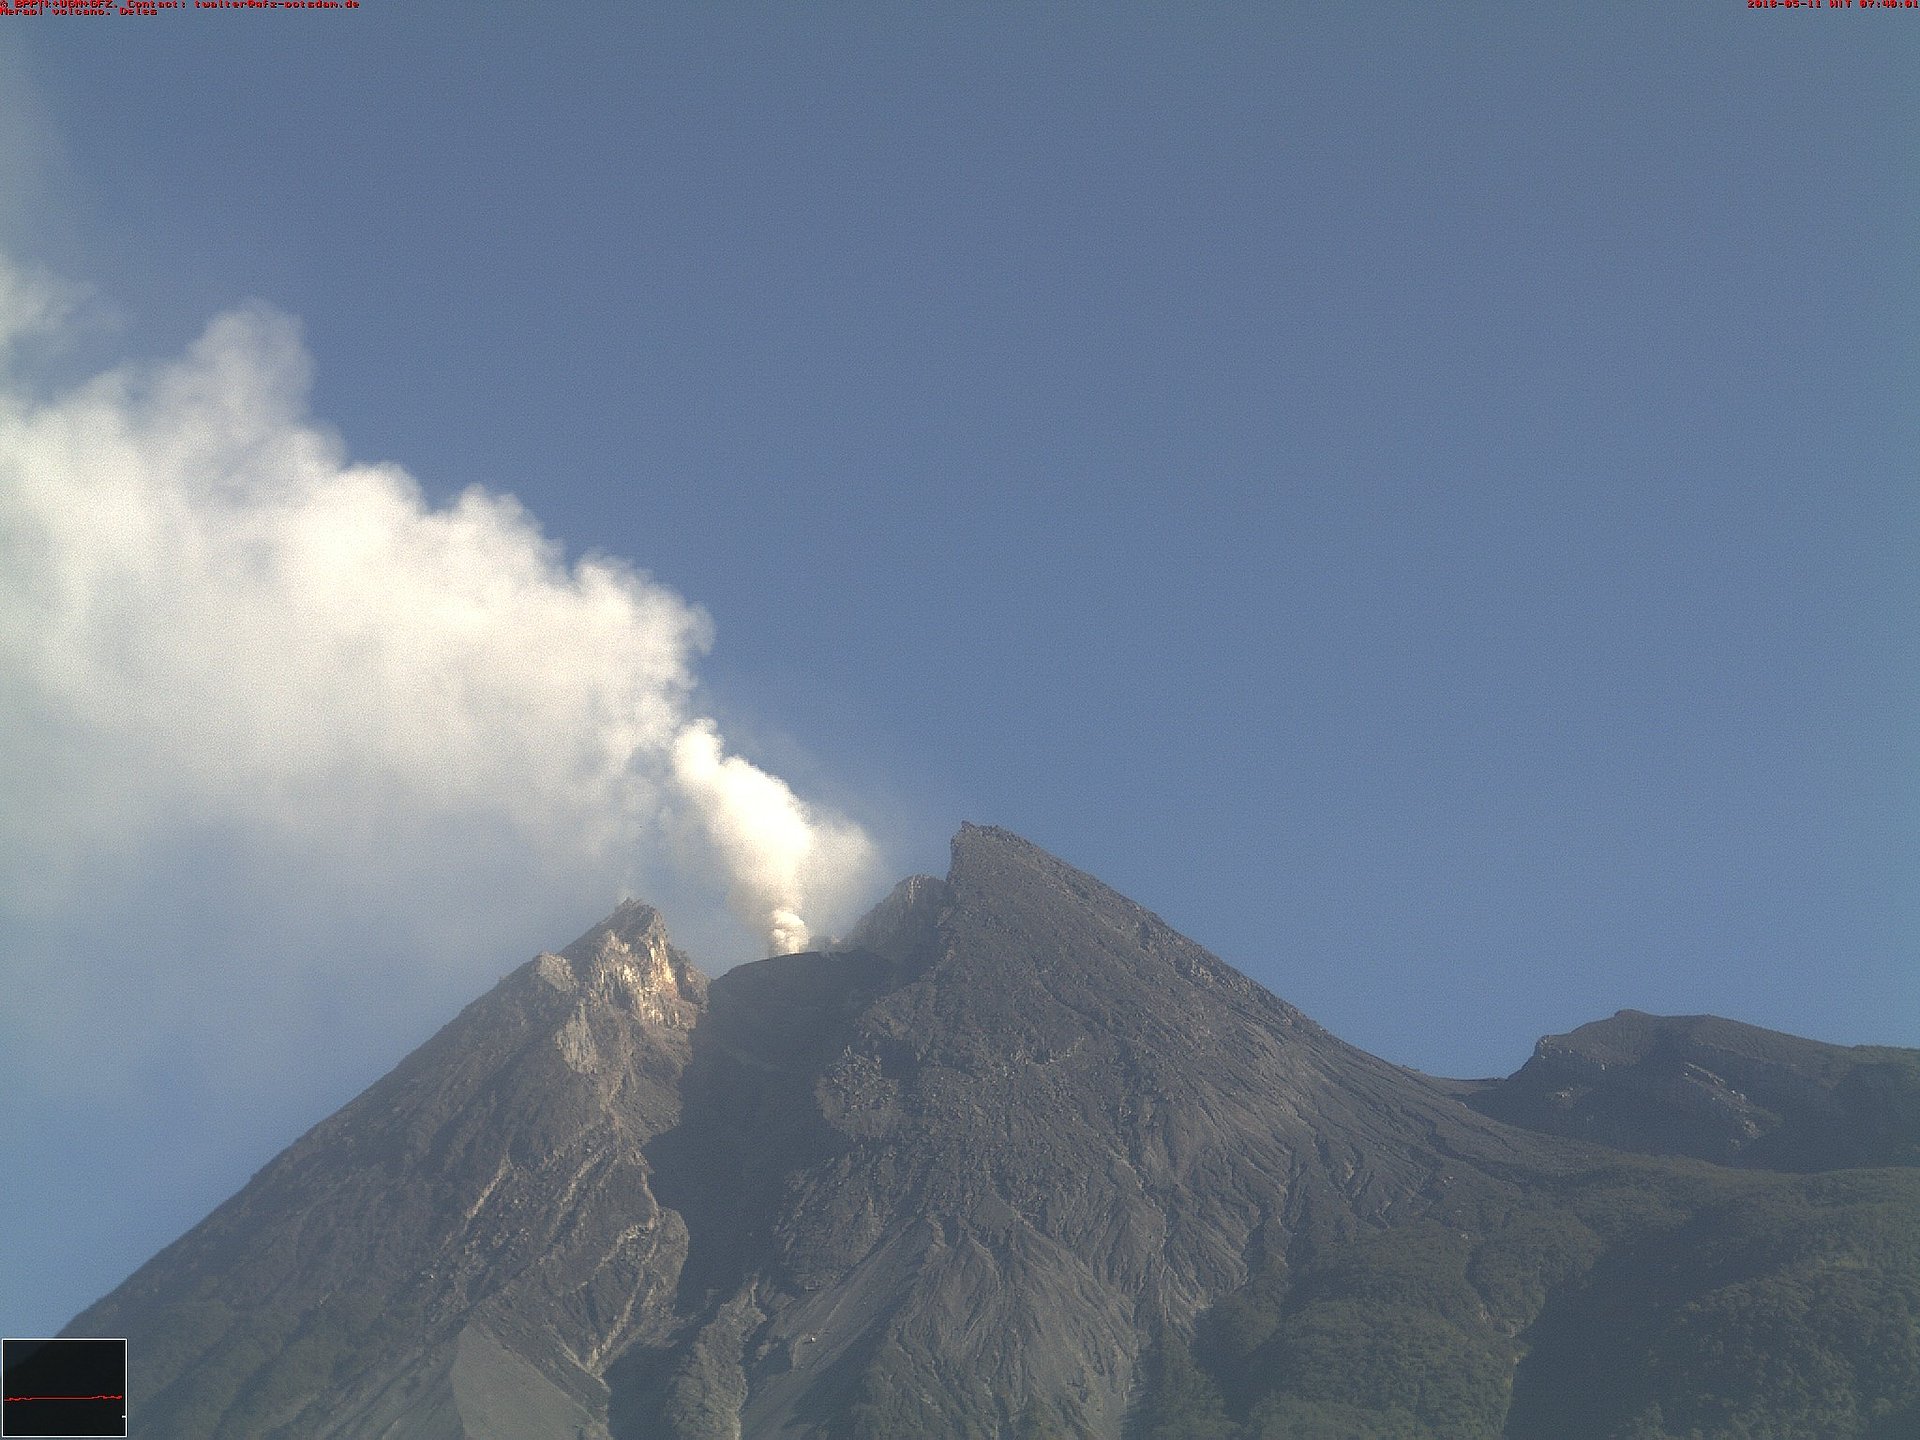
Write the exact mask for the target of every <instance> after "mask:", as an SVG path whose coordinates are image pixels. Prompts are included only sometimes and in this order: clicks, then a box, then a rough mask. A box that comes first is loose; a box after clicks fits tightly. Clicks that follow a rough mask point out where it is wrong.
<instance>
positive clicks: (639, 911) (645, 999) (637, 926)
mask: <svg viewBox="0 0 1920 1440" xmlns="http://www.w3.org/2000/svg"><path fill="white" fill-rule="evenodd" d="M534 972H535V973H536V974H537V975H538V976H539V977H540V978H541V979H542V980H544V981H546V983H547V984H549V985H551V986H552V987H553V988H554V989H556V990H560V991H564V992H568V993H571V992H573V991H576V990H581V991H584V992H585V995H584V996H583V998H599V999H602V1000H608V1001H611V1002H613V1003H616V1004H618V1005H620V1006H621V1007H622V1008H624V1009H626V1010H628V1011H630V1012H632V1013H633V1014H634V1015H636V1016H639V1017H640V1018H641V1019H646V1020H654V1021H657V1022H659V1023H662V1024H666V1025H671V1026H676V1027H678V1026H685V1025H688V1024H690V1023H692V1020H693V1017H694V1012H696V1011H697V1010H698V1009H699V1008H700V1007H701V1006H703V1005H704V1004H705V1003H706V998H707V979H706V977H705V976H704V975H702V974H701V973H700V972H699V971H698V970H696V969H695V968H694V965H693V962H692V961H691V960H689V959H688V958H687V957H686V955H685V954H683V953H682V952H681V951H680V950H679V949H677V948H675V946H674V944H673V942H672V941H671V940H670V939H669V938H668V936H667V925H666V922H665V921H664V920H662V919H661V918H660V912H659V911H658V910H655V909H654V908H653V907H652V906H651V905H647V904H644V903H642V902H641V901H639V900H622V901H621V902H620V904H619V906H618V907H617V908H616V909H615V910H614V912H613V913H612V914H611V915H609V916H608V917H607V918H606V919H604V920H602V921H601V922H600V923H599V924H598V925H595V926H594V927H593V928H592V929H591V930H589V931H587V933H586V934H584V935H582V936H581V937H580V938H579V939H578V940H576V941H574V942H573V943H572V944H571V945H569V946H567V948H566V949H565V950H562V951H561V952H560V953H559V954H557V955H555V954H552V953H550V952H549V953H545V954H542V955H540V956H539V957H538V958H537V959H536V960H535V961H534Z"/></svg>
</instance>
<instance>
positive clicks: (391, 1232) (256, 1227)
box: [69, 904, 704, 1440]
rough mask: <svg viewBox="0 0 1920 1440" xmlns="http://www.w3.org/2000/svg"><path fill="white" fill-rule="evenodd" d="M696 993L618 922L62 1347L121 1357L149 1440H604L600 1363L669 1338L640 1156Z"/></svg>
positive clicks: (491, 1005) (633, 913) (313, 1139)
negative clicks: (205, 1438)
mask: <svg viewBox="0 0 1920 1440" xmlns="http://www.w3.org/2000/svg"><path fill="white" fill-rule="evenodd" d="M703 993H704V984H703V982H702V981H701V980H700V979H699V977H698V976H696V975H695V974H694V972H693V970H692V968H691V967H690V966H689V965H688V963H687V961H686V958H685V957H684V956H682V955H680V954H679V953H678V952H677V951H675V950H673V949H672V947H671V946H670V945H669V944H668V943H667V938H666V932H665V929H664V928H663V927H662V925H661V923H660V917H659V916H658V915H657V914H655V913H654V912H653V911H652V910H651V909H649V908H648V907H646V906H644V905H637V904H627V905H623V906H622V907H621V908H620V909H619V910H618V911H616V912H615V914H614V915H613V916H611V917H610V918H609V919H608V920H607V921H606V922H605V923H603V924H601V925H599V926H597V927H595V928H594V929H593V930H592V931H589V932H588V933H587V934H586V935H584V936H582V937H581V939H580V940H579V941H577V942H576V943H575V944H573V945H572V946H569V947H568V948H567V950H566V951H564V952H563V953H562V954H560V955H542V956H540V957H539V958H538V959H536V960H533V961H531V962H529V963H528V964H526V965H524V966H522V967H521V968H520V969H519V970H516V971H515V972H514V973H513V974H511V975H509V976H508V977H507V978H506V979H505V980H503V981H501V983H500V984H499V985H498V986H497V987H496V988H495V989H494V990H493V991H492V992H490V993H489V994H488V995H486V996H485V997H484V998H482V999H480V1000H478V1001H476V1002H475V1003H474V1004H472V1005H470V1006H468V1007H467V1009H466V1010H465V1011H463V1012H462V1013H461V1014H460V1016H459V1017H458V1018H457V1019H455V1020H454V1021H453V1022H452V1023H451V1024H450V1025H448V1026H447V1027H446V1028H445V1029H443V1030H442V1031H441V1032H440V1033H439V1034H438V1035H436V1036H434V1038H433V1039H431V1040H429V1041H428V1042H427V1043H426V1044H425V1045H423V1046H421V1048H420V1049H419V1050H417V1051H415V1052H414V1053H413V1054H412V1055H410V1056H409V1057H408V1058H407V1059H406V1060H405V1061H403V1062H402V1063H401V1064H400V1066H399V1067H398V1068H397V1069H395V1070H394V1071H393V1072H392V1073H391V1074H390V1075H388V1076H387V1077H386V1078H385V1079H383V1080H381V1081H380V1082H379V1083H378V1084H376V1085H375V1086H373V1088H372V1089H370V1090H368V1091H367V1092H366V1093H365V1094H364V1095H362V1096H360V1097H359V1098H358V1099H357V1100H355V1101H353V1102H352V1103H351V1104H349V1105H348V1106H346V1108H344V1109H343V1110H341V1111H339V1112H338V1113H337V1114H335V1115H333V1116H332V1117H331V1118H329V1119H327V1120H325V1121H323V1122H322V1123H321V1124H319V1125H317V1126H315V1127H314V1129H313V1130H311V1131H310V1132H308V1134H307V1135H306V1136H304V1137H303V1138H302V1139H300V1140H299V1141H298V1142H296V1143H295V1144H294V1145H293V1146H291V1147H290V1148H289V1149H287V1150H286V1151H285V1152H284V1153H282V1154H281V1155H280V1156H279V1157H278V1158H276V1159H275V1160H274V1161H272V1162H271V1163H270V1164H269V1165H267V1166H266V1168H265V1169H263V1170H262V1171H261V1172H260V1173H259V1174H258V1175H256V1176H255V1177H254V1178H253V1180H252V1181H251V1182H250V1183H249V1184H248V1185H247V1186H246V1188H245V1189H243V1190H242V1191H241V1192H240V1193H239V1194H238V1195H236V1196H235V1197H234V1198H233V1199H231V1200H229V1201H228V1202H227V1203H226V1204H224V1205H222V1206H221V1207H220V1208H219V1209H218V1210H216V1211H214V1213H213V1214H212V1215H210V1216H209V1217H208V1218H207V1219H206V1220H205V1221H203V1222H202V1223H201V1224H200V1225H198V1226H196V1227H195V1228H194V1229H193V1230H192V1231H190V1232H189V1233H188V1234H187V1235H186V1236H184V1237H183V1238H182V1239H180V1240H178V1241H176V1242H175V1243H174V1244H173V1245H171V1246H169V1247H168V1248H167V1249H165V1250H163V1251H162V1252H161V1253H160V1254H159V1255H157V1256H156V1257H155V1258H154V1259H153V1260H151V1261H150V1262H148V1264H146V1265H145V1266H143V1267H142V1268H141V1269H140V1270H139V1271H137V1272H136V1273H135V1274H134V1275H133V1277H132V1278H131V1279H129V1280H128V1281H127V1282H126V1284H124V1285H122V1286H121V1287H120V1288H119V1289H118V1290H116V1291H114V1292H113V1294H111V1295H109V1296H108V1297H107V1298H106V1299H104V1300H102V1301H101V1302H100V1303H99V1304H97V1305H95V1306H93V1307H92V1308H91V1309H89V1310H87V1311H86V1312H85V1313H83V1314H82V1315H80V1316H79V1317H78V1318H77V1319H76V1320H75V1321H74V1323H73V1325H72V1326H71V1327H69V1328H70V1330H72V1331H73V1332H74V1333H84V1334H98V1335H106V1334H112V1335H125V1336H127V1337H128V1338H129V1341H130V1346H129V1355H130V1365H131V1367H132V1373H131V1375H130V1377H129V1384H130V1385H131V1386H132V1390H131V1391H130V1393H131V1394H133V1395H134V1396H136V1397H137V1399H136V1401H135V1405H136V1408H137V1413H138V1415H139V1418H140V1426H141V1431H142V1433H144V1434H153V1435H181V1436H189V1435H192V1436H200V1435H215V1434H232V1435H264V1434H286V1435H316V1436H320V1435H324V1436H336V1435H337V1436H342V1437H345V1436H355V1437H359V1436H368V1435H384V1434H391V1435H414V1434H420V1435H443V1434H444V1435H469V1436H475V1437H478V1436H482V1435H496V1434H497V1435H505V1434H514V1435H522V1436H533V1435H544V1434H552V1435H555V1436H566V1437H569V1440H572V1437H574V1436H576V1435H577V1434H581V1433H584V1434H587V1435H602V1436H604V1435H605V1433H606V1430H605V1424H604V1418H603V1417H604V1415H605V1412H606V1404H607V1392H606V1386H605V1384H604V1382H603V1381H602V1379H601V1374H602V1372H603V1370H604V1368H605V1366H606V1364H607V1362H608V1360H609V1359H610V1358H611V1357H612V1355H613V1354H615V1353H616V1352H617V1351H619V1350H620V1349H622V1348H624V1347H625V1346H627V1345H629V1344H631V1343H633V1342H634V1341H635V1340H636V1339H638V1338H642V1337H647V1336H650V1335H652V1334H654V1333H655V1332H661V1333H664V1331H665V1330H666V1329H668V1328H670V1327H671V1326H672V1325H673V1324H675V1323H677V1322H676V1320H675V1318H674V1317H673V1315H672V1304H671V1301H672V1293H673V1287H674V1283H675V1280H676V1278H677V1276H678V1273H679V1269H680V1265H681V1263H682V1261H683V1259H684V1258H685V1255H686V1251H687V1234H686V1228H685V1226H684V1224H683V1223H682V1222H681V1220H680V1217H679V1216H677V1215H675V1214H674V1213H672V1212H671V1211H668V1210H663V1209H662V1208H661V1207H660V1205H659V1204H658V1203H657V1202H656V1201H655V1199H654V1197H653V1192H652V1189H651V1188H650V1181H651V1173H650V1168H649V1165H648V1163H647V1160H646V1157H645V1154H644V1153H643V1147H644V1146H645V1144H646V1143H647V1141H649V1140H650V1139H652V1138H653V1137H654V1136H655V1135H657V1134H659V1133H661V1132H662V1131H664V1130H666V1129H668V1128H669V1127H671V1126H672V1125H673V1124H674V1123H675V1121H676V1120H677V1118H678V1116H679V1112H680V1100H679V1093H678V1083H679V1078H680V1073H681V1071H682V1070H683V1069H684V1068H685V1065H686V1062H687V1056H688V1037H689V1034H690V1031H691V1029H692V1027H693V1023H694V1020H695V1018H696V1017H697V1015H698V1014H699V1007H700V1005H701V1003H702V997H703ZM508 1397H511V1398H510V1399H509V1398H508ZM506 1417H511V1418H510V1419H509V1418H506ZM503 1426H504V1427H506V1428H502V1427H503Z"/></svg>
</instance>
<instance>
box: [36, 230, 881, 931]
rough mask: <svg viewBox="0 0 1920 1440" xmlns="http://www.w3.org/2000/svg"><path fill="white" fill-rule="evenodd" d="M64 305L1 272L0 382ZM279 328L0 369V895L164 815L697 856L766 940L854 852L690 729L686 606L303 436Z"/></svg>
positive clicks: (823, 889)
mask: <svg viewBox="0 0 1920 1440" xmlns="http://www.w3.org/2000/svg"><path fill="white" fill-rule="evenodd" d="M70 299H71V296H70V294H69V293H68V292H66V291H63V290H62V289H60V288H59V287H56V286H52V285H49V284H48V283H47V282H45V281H39V280H35V279H34V278H32V277H29V276H27V275H25V274H23V273H22V272H21V271H20V270H19V269H17V268H15V267H13V266H10V265H9V264H7V263H6V262H5V261H4V259H0V367H5V366H6V364H7V357H8V355H9V352H10V351H12V350H14V349H15V348H16V346H15V344H14V342H15V341H16V340H18V339H19V338H20V337H22V336H23V335H25V334H26V333H28V332H31V331H33V330H36V329H38V330H42V331H44V330H47V329H48V328H49V327H56V326H57V325H58V324H59V323H61V316H62V314H63V312H64V309H65V307H66V305H67V304H68V302H69V300H70ZM308 385H309V363H308V360H307V357H306V354H305V352H304V350H303V348H302V345H301V343H300V338H299V335H298V331H297V327H296V326H295V324H294V323H293V322H292V321H290V320H288V319H287V318H285V317H284V316H281V315H279V314H276V313H274V312H272V311H270V310H267V309H264V308H259V307H254V308H248V309H243V310H240V311H238V312H235V313H232V314H228V315H225V316H223V317H221V318H219V319H218V320H216V321H215V322H214V323H213V324H212V325H211V326H210V327H209V328H208V329H207V331H206V333H205V335H204V336H203V337H202V338H201V339H200V340H199V341H198V342H197V343H196V344H194V345H193V346H192V347H191V348H190V349H189V350H188V352H187V353H186V354H185V355H184V356H182V357H181V358H179V359H178V360H175V361H171V362H169V363H165V364H159V365H153V366H145V367H133V366H129V367H123V368H121V369H117V370H114V371H112V372H110V373H108V374H105V375H101V376H99V377H98V378H97V379H95V380H93V381H91V382H90V383H88V384H86V385H84V386H82V387H80V388H77V389H74V390H71V391H69V392H67V393H62V394H56V395H53V396H51V397H45V396H39V397H36V396H31V395H30V394H29V393H28V390H27V388H26V387H25V385H24V383H23V382H22V380H21V377H19V376H17V375H16V374H14V373H12V371H11V370H9V369H5V368H0V851H4V852H5V854H6V855H8V856H10V857H12V859H11V860H10V861H0V887H3V888H4V890H5V891H10V892H12V895H11V898H12V899H13V900H14V901H15V902H16V903H25V898H24V897H26V895H27V892H29V891H42V890H44V889H45V887H46V886H47V885H48V883H49V879H50V877H56V876H57V875H58V873H59V872H60V870H61V867H62V866H63V864H64V865H76V864H77V863H78V861H79V860H80V859H84V858H86V857H88V856H97V855H98V854H99V853H100V852H101V851H102V850H103V849H110V848H113V847H132V846H138V845H142V844H148V843H151V842H152V841H153V840H154V839H155V838H156V837H157V836H160V835H162V834H164V833H165V832H166V830H167V829H168V828H169V827H170V826H174V825H178V824H180V823H181V822H183V821H185V822H187V823H200V824H213V825H229V826H238V827H239V828H240V829H241V830H242V831H244V830H246V829H248V828H249V827H252V828H255V829H258V828H261V827H265V828H267V829H274V828H280V829H286V830H295V829H304V830H309V831H310V830H312V829H314V828H315V827H316V826H332V827H334V828H335V829H336V830H337V831H339V832H340V833H342V834H348V835H351V834H354V833H367V834H371V833H376V832H378V831H379V830H380V829H381V827H383V826H385V825H386V824H387V823H388V822H389V821H390V819H391V818H392V817H393V816H394V815H396V814H400V815H419V814H423V813H424V814H431V815H436V816H441V817H454V818H459V817H466V816H472V817H477V818H485V819H487V820H489V821H493V822H500V821H504V822H505V823H507V824H509V825H510V826H511V827H513V828H515V829H516V830H518V831H519V832H521V833H523V834H524V835H526V836H527V837H528V838H529V839H531V840H532V841H535V842H537V843H538V844H539V845H541V846H543V847H548V848H550V849H558V850H562V851H577V852H579V853H582V854H595V855H601V856H604V855H606V854H607V853H609V851H610V850H613V849H615V848H617V847H622V846H630V847H637V853H640V854H642V855H644V856H647V857H653V856H656V855H659V854H662V853H666V854H669V855H672V854H674V853H675V852H676V847H678V850H679V852H680V856H679V858H681V859H682V860H683V861H692V860H694V859H695V858H696V857H695V856H694V855H693V854H692V853H690V852H686V851H685V846H686V845H687V844H688V843H689V841H690V840H692V841H697V843H698V845H699V847H700V852H701V853H700V855H699V857H698V858H699V859H700V860H702V861H705V860H706V859H708V858H709V857H715V858H717V859H718V861H719V862H720V863H721V864H722V865H723V866H724V869H725V875H726V883H727V889H728V893H729V897H730V900H731V903H732V904H733V905H734V906H735V907H736V908H737V910H738V912H739V914H740V916H741V918H742V919H743V920H745V921H747V922H748V923H750V924H752V925H753V926H754V927H755V928H756V929H758V930H759V931H760V932H761V933H763V934H765V935H766V936H767V937H768V943H769V945H770V947H771V948H772V949H774V950H789V949H795V948H800V947H801V946H802V945H804V943H805V939H806V934H807V927H806V925H805V923H804V922H803V921H802V920H801V918H800V917H801V916H802V915H803V914H806V913H808V907H809V905H810V904H811V903H814V902H824V903H828V904H832V903H834V902H837V901H842V900H845V899H847V898H850V897H849V896H848V895H847V893H846V892H847V891H848V890H849V889H852V888H857V886H858V885H859V884H860V883H861V881H862V880H863V879H864V871H865V870H866V868H867V866H868V865H869V864H870V862H871V859H872V853H871V847H870V845H869V844H868V842H867V840H866V838H865V836H864V835H863V834H862V832H861V831H860V830H859V829H858V828H857V827H856V826H854V825H852V824H850V823H848V822H846V821H842V820H838V819H835V818H833V817H830V816H823V815H819V814H816V813H815V812H814V811H812V810H811V809H810V808H809V807H808V806H806V805H805V804H803V803H802V802H801V801H800V800H799V799H798V798H797V797H796V796H795V795H794V794H793V792H792V791H791V790H790V789H789V788H788V787H787V786H786V784H785V783H783V782H782V781H780V780H779V779H777V778H775V777H774V776H772V775H769V774H767V773H766V772H764V771H762V770H759V769H756V768H755V767H754V766H753V765H751V764H750V763H748V762H747V761H746V760H744V759H742V758H740V757H739V756H737V755H728V754H727V753H726V750H725V747H724V745H723V744H722V741H721V738H720V735H719V732H718V730H717V728H716V727H715V725H714V723H713V722H712V721H711V720H709V719H707V718H704V717H702V716H700V715H699V714H697V713H695V712H694V710H693V709H692V695H693V686H694V676H693V670H692V665H693V662H694V661H695V660H696V659H697V658H698V656H699V655H700V654H701V653H702V652H703V651H704V650H705V649H706V647H707V646H708V644H709V643H710V639H711V626H710V623H709V621H708V619H707V617H706V615H705V614H704V613H703V612H702V611H700V610H699V609H698V608H696V607H694V606H692V605H690V604H688V603H687V602H686V601H685V600H683V599H682V598H681V597H680V596H678V595H676V594H674V593H673V592H672V591H670V590H668V589H666V588H665V587H663V586H661V585H659V584H657V583H655V582H654V581H652V580H650V579H649V578H648V577H647V576H646V575H644V574H642V573H640V572H638V571H636V570H634V569H633V568H631V567H630V566H629V565H627V564H625V563H624V562H622V561H619V560H615V559H609V558H606V557H604V556H589V557H587V558H585V559H582V560H579V561H577V562H575V563H573V564H571V565H569V564H567V563H566V561H565V558H564V557H563V555H562V554H561V553H560V550H559V548H558V547H557V546H556V545H555V544H554V543H553V542H552V541H550V540H549V539H547V538H546V537H545V536H544V535H543V534H542V533H541V531H540V529H539V527H538V525H537V524H536V523H535V521H534V520H533V519H532V517H530V516H529V515H528V514H527V513H526V511H525V510H523V509H522V508H521V506H520V505H519V504H518V503H517V502H516V501H515V500H514V499H512V498H511V497H510V496H505V495H498V494H490V493H488V492H486V491H483V490H480V489H477V488H476V489H470V490H468V491H467V492H466V493H465V494H463V495H461V496H460V497H459V498H458V499H457V500H456V501H454V502H453V503H452V504H450V505H448V506H446V507H444V508H435V507H434V506H432V505H430V504H429V503H427V501H426V500H425V498H424V497H423V496H422V494H421V492H420V489H419V487H418V486H417V485H416V484H415V482H414V481H413V479H412V478H411V477H410V476H408V475H407V474H406V473H405V472H404V471H403V470H400V469H398V468H396V467H394V466H391V465H362V464H355V463H351V462H350V461H348V460H347V459H346V458H345V456H344V454H343V451H342V447H341V445H340V443H339V441H338V440H337V439H336V438H335V437H333V436H332V435H331V434H330V433H328V432H326V431H325V430H323V429H321V428H318V427H316V426H315V425H314V424H313V423H312V422H311V421H309V420H308V418H307V416H306V395H307V390H308Z"/></svg>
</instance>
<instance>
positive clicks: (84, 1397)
mask: <svg viewBox="0 0 1920 1440" xmlns="http://www.w3.org/2000/svg"><path fill="white" fill-rule="evenodd" d="M126 1398H127V1397H126V1396H124V1395H9V1396H7V1404H9V1405H11V1404H13V1403H14V1402H15V1401H16V1400H124V1399H126Z"/></svg>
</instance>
